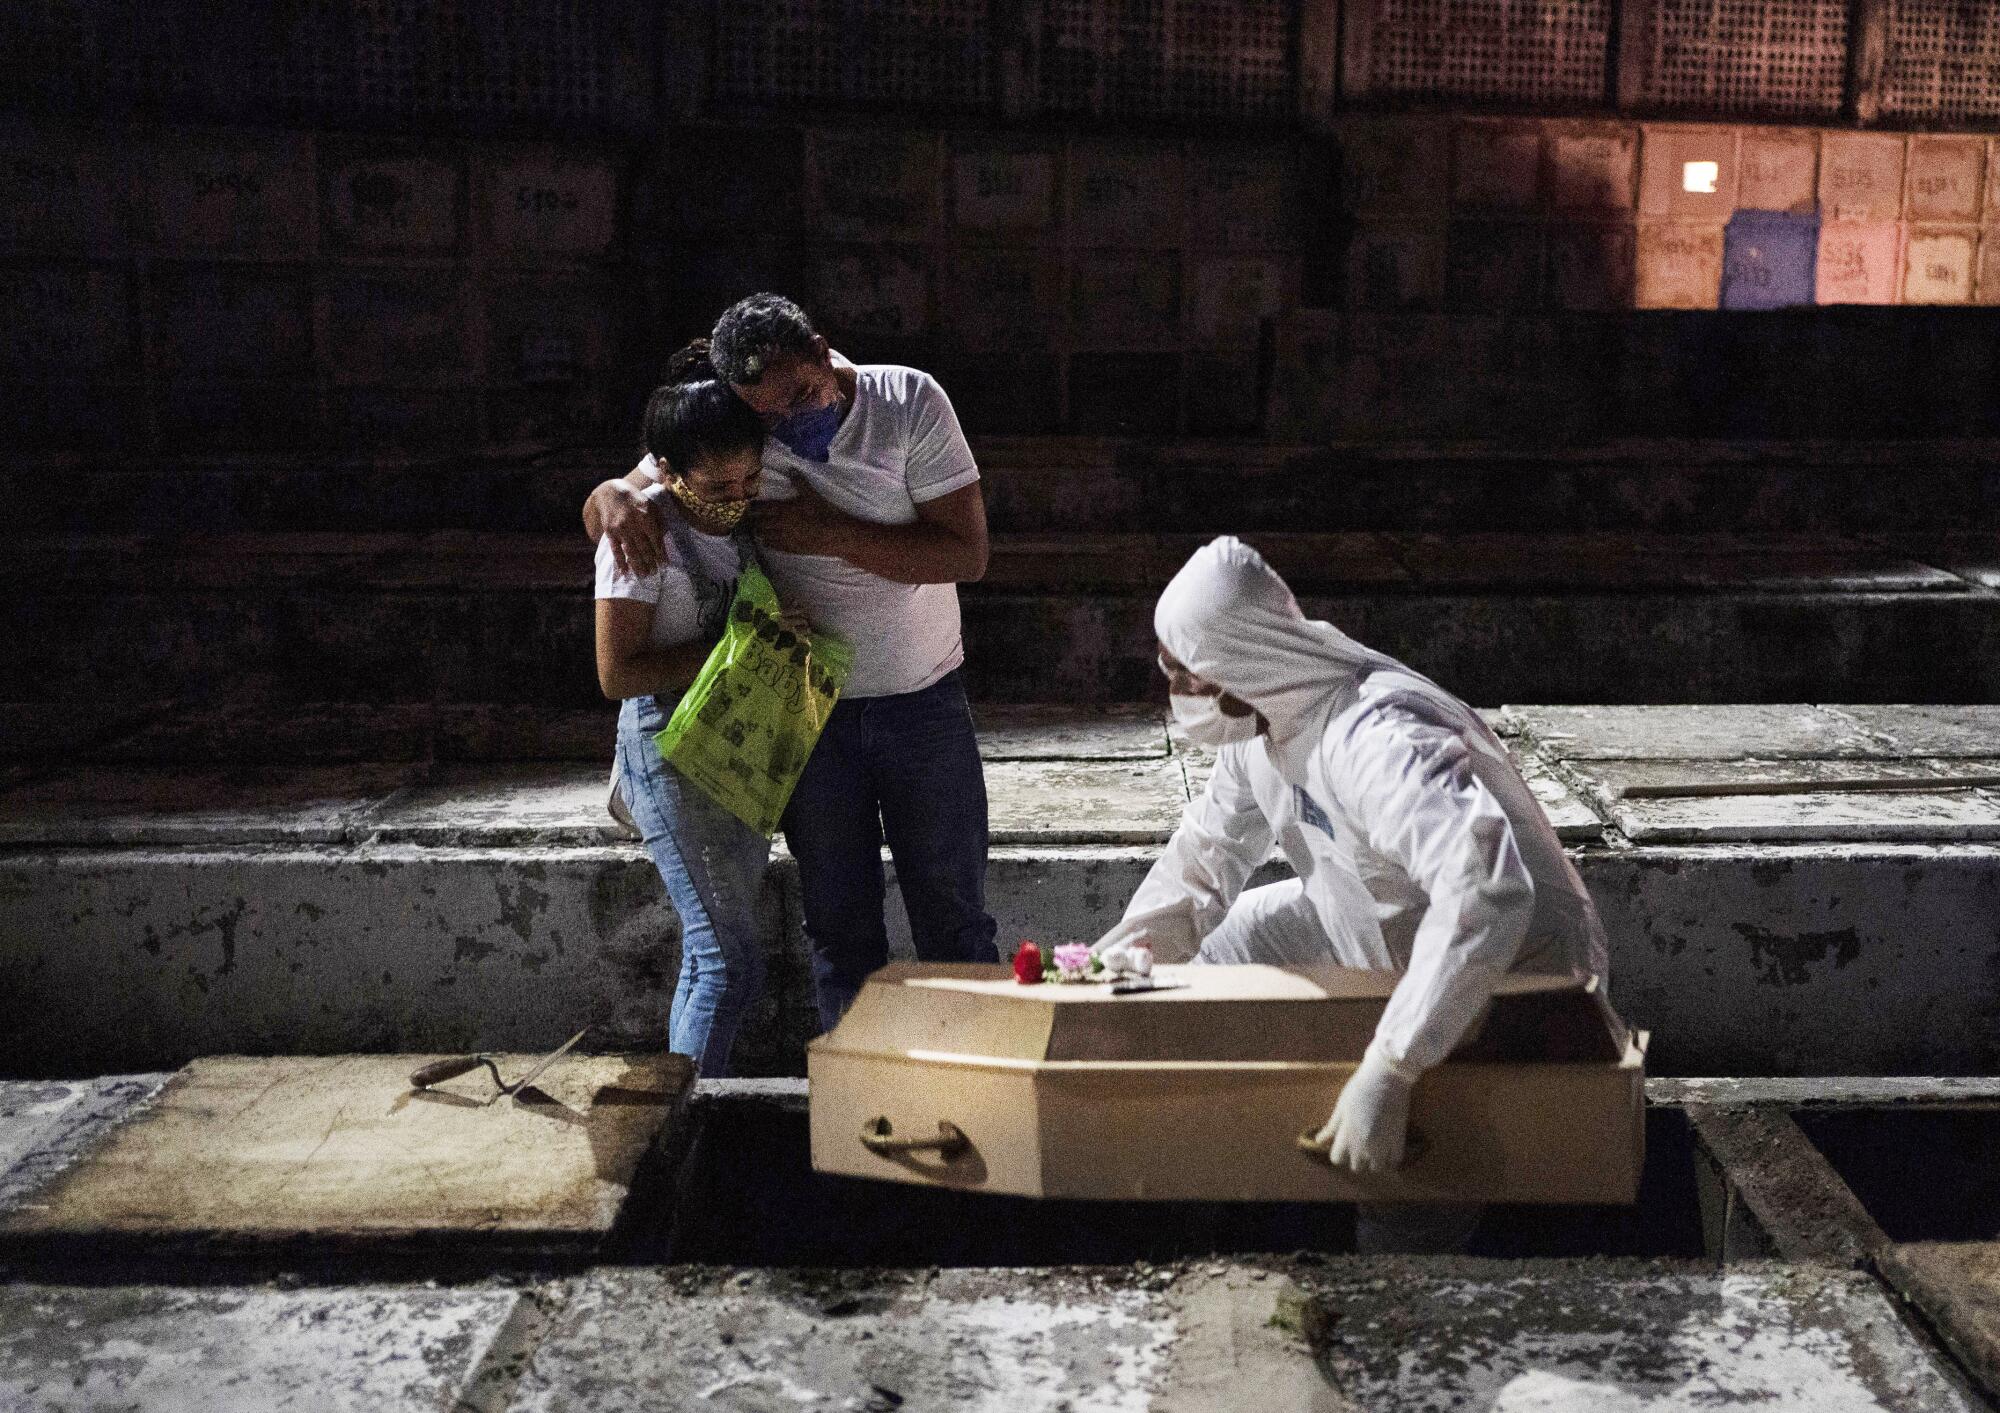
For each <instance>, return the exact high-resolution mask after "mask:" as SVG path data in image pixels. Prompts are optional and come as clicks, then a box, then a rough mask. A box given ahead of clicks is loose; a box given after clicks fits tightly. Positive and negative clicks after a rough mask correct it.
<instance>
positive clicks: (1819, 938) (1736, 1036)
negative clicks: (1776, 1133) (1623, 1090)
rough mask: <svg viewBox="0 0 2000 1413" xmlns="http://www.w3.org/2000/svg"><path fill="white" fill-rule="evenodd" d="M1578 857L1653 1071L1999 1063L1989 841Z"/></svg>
mask: <svg viewBox="0 0 2000 1413" xmlns="http://www.w3.org/2000/svg"><path fill="white" fill-rule="evenodd" d="M1578 866H1579V867H1580V868H1581V870H1582V872H1583V877H1584V882H1585V883H1586V884H1588V885H1589V887H1590V891H1591V895H1592V897H1593V898H1594V899H1595V900H1596V902H1597V906H1598V910H1599V912H1600V913H1601V914H1602V916H1603V919H1604V927H1605V931H1606V933H1607V935H1608V936H1609V938H1610V941H1611V997H1612V1001H1613V1004H1615V1005H1616V1006H1617V1007H1618V1011H1619V1014H1621V1015H1622V1016H1624V1017H1625V1018H1626V1019H1627V1020H1628V1021H1630V1022H1631V1023H1632V1024H1633V1025H1636V1026H1639V1027H1641V1028H1644V1029H1647V1030H1650V1031H1652V1033H1653V1044H1652V1048H1651V1049H1650V1050H1649V1051H1648V1053H1647V1069H1648V1071H1649V1072H1650V1073H1653V1074H1658V1075H1730V1074H1763V1075H1866V1074H1878V1075H1881V1074H1888V1075H1897V1074H1900V1075H1930V1074H1938V1075H1952V1074H1986V1073H1992V1072H1993V1071H1994V1070H1995V1069H1996V1068H2000V1039H1997V1038H1996V1037H1995V1036H1994V1034H1993V1031H1992V1026H1991V1022H1990V1017H1991V1016H1992V1015H1993V1014H1994V1012H1995V1009H1996V1008H2000V976H1996V975H1995V974H1994V971H1993V968H1992V966H1991V964H1990V957H1991V953H1992V927H1991V924H1990V919H1991V918H1992V917H1994V916H1996V915H2000V860H1996V854H1995V850H1994V848H1993V846H1991V845H1978V844H1964V845H1915V844H1875V845H1866V846H1863V845H1821V846H1807V845H1786V844H1758V845H1744V844H1738V845H1684V846H1672V845H1649V846H1641V847H1638V848H1634V849H1630V850H1627V851H1617V852H1614V851H1608V850H1607V851H1601V852H1600V851H1593V850H1585V851H1584V853H1583V855H1582V857H1581V858H1580V859H1579V860H1578Z"/></svg>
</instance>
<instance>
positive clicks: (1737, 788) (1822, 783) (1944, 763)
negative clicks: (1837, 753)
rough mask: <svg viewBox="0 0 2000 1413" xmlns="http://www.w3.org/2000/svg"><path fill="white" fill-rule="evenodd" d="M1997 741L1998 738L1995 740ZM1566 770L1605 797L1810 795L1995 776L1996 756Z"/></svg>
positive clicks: (1596, 764) (1649, 763) (1593, 763)
mask: <svg viewBox="0 0 2000 1413" xmlns="http://www.w3.org/2000/svg"><path fill="white" fill-rule="evenodd" d="M1995 744H1996V745H2000V742H1996V743H1995ZM1570 769H1571V770H1573V771H1575V772H1576V773H1577V774H1578V775H1581V776H1583V777H1584V778H1585V779H1586V780H1588V781H1590V782H1591V784H1592V787H1593V793H1595V794H1596V795H1597V796H1598V797H1599V798H1601V799H1605V800H1617V799H1622V798H1624V797H1626V796H1628V795H1630V796H1700V795H1737V794H1759V795H1764V794H1780V795H1784V794H1802V795H1803V794H1815V793H1820V792H1824V791H1830V790H1840V789H1843V788H1847V789H1853V790H1868V789H1876V790H1881V789H1889V788H1895V787H1914V788H1917V789H1923V788H1926V787H1928V788H1931V789H1943V788H1947V787H1949V786H1951V785H1952V784H1953V783H1954V782H1958V783H1972V784H1979V783H1987V782H1991V781H1993V780H1995V779H1996V778H2000V761H1994V760H1976V759H1966V760H1949V759H1946V760H1939V759H1935V758H1922V759H1915V758H1913V759H1908V760H1855V759H1843V760H1590V761H1572V762H1571V763H1570Z"/></svg>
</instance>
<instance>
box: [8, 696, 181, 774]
mask: <svg viewBox="0 0 2000 1413" xmlns="http://www.w3.org/2000/svg"><path fill="white" fill-rule="evenodd" d="M172 709H173V703H171V702H150V703H145V702H142V703H137V704H135V705H133V706H130V707H126V706H113V707H110V708H108V709H105V710H94V711H85V710H82V709H80V708H78V706H77V705H76V704H75V703H73V702H7V703H4V704H0V761H23V760H34V761H54V762H58V763H61V764H71V763H74V762H76V761H78V760H84V759H89V758H90V756H91V755H92V754H94V752H95V749H96V747H97V746H98V745H99V744H101V743H102V742H105V741H108V740H114V739H116V738H117V737H119V736H122V735H125V734H126V733H128V732H130V731H132V730H134V729H135V728H136V727H138V726H139V725H140V724H142V723H144V722H146V721H150V720H153V719H155V718H156V717H158V716H159V715H161V714H162V713H165V712H168V711H171V710H172Z"/></svg>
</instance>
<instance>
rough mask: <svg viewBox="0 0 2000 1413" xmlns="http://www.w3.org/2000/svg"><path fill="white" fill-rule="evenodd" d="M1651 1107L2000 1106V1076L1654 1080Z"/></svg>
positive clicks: (1649, 1098) (1649, 1095)
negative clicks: (1694, 1105)
mask: <svg viewBox="0 0 2000 1413" xmlns="http://www.w3.org/2000/svg"><path fill="white" fill-rule="evenodd" d="M1646 1102H1647V1103H1649V1104H1706V1105H1709V1106H1710V1107H1713V1108H1718V1109H1726V1108H1743V1107H1747V1106H1749V1105H1752V1104H1774V1105H1776V1106H1778V1107H1779V1108H1781V1109H1788V1110H1789V1109H1817V1108H1829V1107H1834V1106H1839V1105H1855V1106H1860V1107H1864V1108H1871V1109H1883V1108H1891V1109H1893V1108H1904V1107H1909V1106H1915V1107H1919V1108H1922V1107H1934V1106H1941V1107H1950V1106H1952V1105H1958V1104H1970V1105H1978V1106H1990V1105H1995V1104H2000V1077H1994V1076H1989V1075H1833V1076H1828V1077H1824V1078H1814V1079H1785V1078H1781V1077H1778V1076H1772V1075H1749V1076H1733V1075H1731V1076H1713V1077H1707V1078H1689V1079H1649V1080H1647V1081H1646Z"/></svg>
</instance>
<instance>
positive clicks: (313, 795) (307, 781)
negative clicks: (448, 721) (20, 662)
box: [0, 765, 417, 844]
mask: <svg viewBox="0 0 2000 1413" xmlns="http://www.w3.org/2000/svg"><path fill="white" fill-rule="evenodd" d="M416 779H417V768H416V767H415V766H395V765H345V766H326V767H320V768H316V769H287V768H282V767H260V766H250V767H243V768H237V769H229V770H200V769H178V770H176V769H160V768H156V767H127V768H123V769H85V770H78V771H70V772H65V773H63V774H60V775H57V776H54V777H52V778H45V779H42V780H38V781H36V782H35V783H33V784H31V785H24V786H21V787H19V788H17V789H14V790H10V791H8V792H7V793H6V794H5V795H0V844H253V843H293V844H331V843H337V842H339V841H340V840H342V839H345V838H347V837H348V836H349V834H350V833H351V832H352V831H354V830H355V829H357V828H358V827H360V826H361V823H362V821H364V820H365V819H367V818H368V816H370V815H371V814H372V813H374V812H375V811H376V810H378V809H379V808H380V807H381V806H382V805H383V804H384V803H385V802H387V801H388V800H389V799H391V798H392V797H393V796H394V795H395V794H396V793H397V791H399V790H401V789H403V788H405V787H406V786H408V785H409V784H411V783H412V782H413V781H414V780H416Z"/></svg>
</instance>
